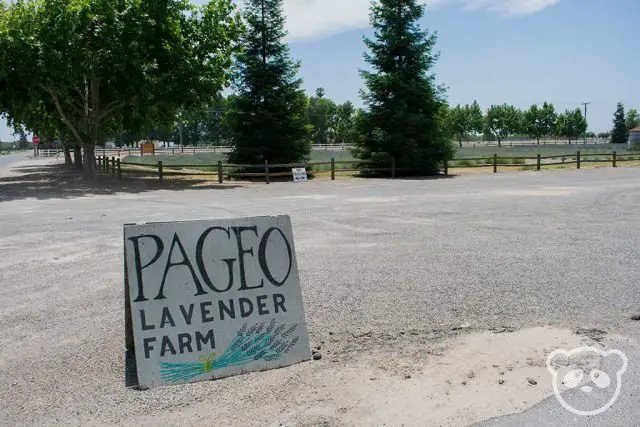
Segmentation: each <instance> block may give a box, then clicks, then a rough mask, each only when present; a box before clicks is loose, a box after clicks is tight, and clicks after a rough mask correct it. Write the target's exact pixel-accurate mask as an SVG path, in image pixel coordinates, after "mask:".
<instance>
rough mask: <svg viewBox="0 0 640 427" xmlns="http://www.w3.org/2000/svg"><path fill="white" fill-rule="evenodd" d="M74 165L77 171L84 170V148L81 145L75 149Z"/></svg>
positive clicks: (77, 145)
mask: <svg viewBox="0 0 640 427" xmlns="http://www.w3.org/2000/svg"><path fill="white" fill-rule="evenodd" d="M73 164H74V165H75V167H76V169H82V148H81V147H80V144H76V145H75V146H74V147H73Z"/></svg>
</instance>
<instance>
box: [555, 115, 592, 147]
mask: <svg viewBox="0 0 640 427" xmlns="http://www.w3.org/2000/svg"><path fill="white" fill-rule="evenodd" d="M586 130H587V121H586V120H585V118H584V115H583V114H582V110H581V109H580V108H576V109H575V110H567V111H565V112H564V114H561V115H560V116H558V121H557V123H556V134H557V135H558V136H560V137H563V138H567V139H568V140H569V142H571V140H577V139H578V138H579V137H580V136H582V135H584V133H585V132H586Z"/></svg>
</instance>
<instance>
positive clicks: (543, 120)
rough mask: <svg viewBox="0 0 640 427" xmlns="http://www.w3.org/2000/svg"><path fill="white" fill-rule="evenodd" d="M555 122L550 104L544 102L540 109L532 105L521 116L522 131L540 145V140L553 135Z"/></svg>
mask: <svg viewBox="0 0 640 427" xmlns="http://www.w3.org/2000/svg"><path fill="white" fill-rule="evenodd" d="M557 121H558V117H557V115H556V111H555V108H554V107H553V105H552V104H549V103H547V102H545V103H544V104H543V105H542V108H538V106H537V105H532V106H531V108H529V110H527V111H526V112H525V113H524V114H523V123H522V124H523V126H522V130H523V131H524V132H526V134H527V135H529V137H531V138H534V139H535V140H536V141H537V142H538V144H540V139H541V138H543V137H545V136H548V135H552V134H553V132H554V130H555V128H556V123H557Z"/></svg>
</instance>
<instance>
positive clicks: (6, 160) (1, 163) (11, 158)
mask: <svg viewBox="0 0 640 427" xmlns="http://www.w3.org/2000/svg"><path fill="white" fill-rule="evenodd" d="M28 155H29V153H17V154H7V155H4V156H0V167H5V166H9V165H10V164H11V163H14V162H16V161H18V160H22V159H24V158H26V157H27V156H28Z"/></svg>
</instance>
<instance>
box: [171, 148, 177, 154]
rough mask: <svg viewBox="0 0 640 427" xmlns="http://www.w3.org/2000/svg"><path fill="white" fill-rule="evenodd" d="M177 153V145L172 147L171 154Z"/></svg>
mask: <svg viewBox="0 0 640 427" xmlns="http://www.w3.org/2000/svg"><path fill="white" fill-rule="evenodd" d="M175 154H176V149H175V147H174V148H172V149H171V155H172V156H175Z"/></svg>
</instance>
